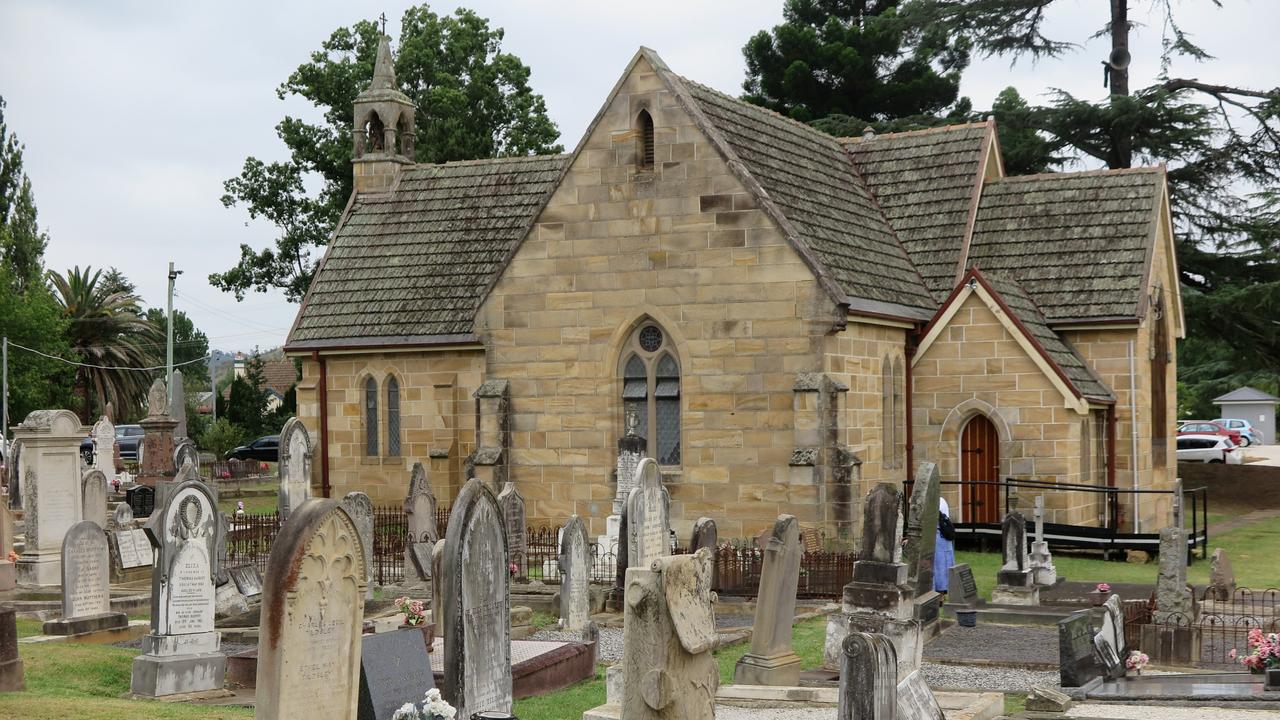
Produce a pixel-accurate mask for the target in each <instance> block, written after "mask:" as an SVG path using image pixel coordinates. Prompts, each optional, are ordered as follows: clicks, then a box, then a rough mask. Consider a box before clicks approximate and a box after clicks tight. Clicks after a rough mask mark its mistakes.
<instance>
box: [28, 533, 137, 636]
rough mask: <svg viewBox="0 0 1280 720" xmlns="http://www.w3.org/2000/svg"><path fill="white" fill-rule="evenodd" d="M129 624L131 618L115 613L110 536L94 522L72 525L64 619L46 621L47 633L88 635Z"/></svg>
mask: <svg viewBox="0 0 1280 720" xmlns="http://www.w3.org/2000/svg"><path fill="white" fill-rule="evenodd" d="M128 625H129V616H128V615H125V614H124V613H121V612H111V558H110V554H109V553H108V550H107V536H106V534H104V533H103V531H102V527H101V526H100V525H98V524H97V523H95V522H92V521H90V520H84V521H81V522H78V523H76V524H75V525H72V526H71V529H70V530H67V534H66V537H65V538H64V539H63V541H62V617H61V618H60V619H58V620H50V621H48V622H46V623H45V624H44V634H45V635H84V634H87V633H92V632H98V631H101V630H118V629H120V628H124V627H128Z"/></svg>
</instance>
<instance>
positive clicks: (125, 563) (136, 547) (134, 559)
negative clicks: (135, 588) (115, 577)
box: [114, 528, 154, 570]
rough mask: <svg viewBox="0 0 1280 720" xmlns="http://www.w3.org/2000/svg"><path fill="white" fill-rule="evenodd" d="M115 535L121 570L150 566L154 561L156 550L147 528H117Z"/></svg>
mask: <svg viewBox="0 0 1280 720" xmlns="http://www.w3.org/2000/svg"><path fill="white" fill-rule="evenodd" d="M114 537H115V539H116V542H115V546H116V554H117V556H118V557H119V563H120V569H121V570H132V569H133V568H137V567H148V566H150V565H151V563H152V562H153V561H154V559H153V558H154V551H153V550H152V548H151V541H150V540H149V539H148V538H147V532H146V531H145V530H138V529H136V528H135V529H131V530H117V531H116V532H115V535H114Z"/></svg>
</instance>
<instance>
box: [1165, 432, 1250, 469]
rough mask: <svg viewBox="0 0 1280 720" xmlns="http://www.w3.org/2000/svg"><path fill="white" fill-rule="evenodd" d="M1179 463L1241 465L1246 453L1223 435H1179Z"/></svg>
mask: <svg viewBox="0 0 1280 720" xmlns="http://www.w3.org/2000/svg"><path fill="white" fill-rule="evenodd" d="M1178 462H1207V463H1226V464H1228V465H1240V464H1241V463H1243V462H1244V452H1243V451H1242V450H1240V448H1237V447H1236V446H1235V445H1234V444H1233V443H1232V442H1231V438H1228V437H1226V436H1223V435H1179V436H1178Z"/></svg>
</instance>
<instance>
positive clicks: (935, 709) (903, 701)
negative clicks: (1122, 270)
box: [897, 670, 945, 720]
mask: <svg viewBox="0 0 1280 720" xmlns="http://www.w3.org/2000/svg"><path fill="white" fill-rule="evenodd" d="M897 694H898V717H901V718H903V720H945V716H944V715H943V714H942V707H941V706H940V705H939V704H938V699H937V698H935V697H934V696H933V692H932V691H931V690H929V686H928V685H926V684H925V682H924V677H923V676H922V675H921V674H920V671H919V670H916V671H914V672H912V673H911V674H909V675H907V676H906V677H905V678H903V679H902V680H899V681H898V687H897Z"/></svg>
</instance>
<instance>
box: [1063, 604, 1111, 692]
mask: <svg viewBox="0 0 1280 720" xmlns="http://www.w3.org/2000/svg"><path fill="white" fill-rule="evenodd" d="M1093 636H1094V632H1093V626H1092V624H1091V623H1090V622H1089V611H1087V610H1080V611H1078V612H1074V613H1072V614H1071V615H1070V616H1069V617H1067V618H1065V619H1063V620H1059V621H1058V676H1059V684H1060V685H1062V687H1083V686H1085V685H1087V684H1088V683H1089V682H1090V681H1092V680H1093V679H1094V678H1096V677H1101V676H1102V674H1103V669H1102V666H1101V665H1099V664H1098V654H1097V650H1096V649H1095V647H1094V642H1093Z"/></svg>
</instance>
